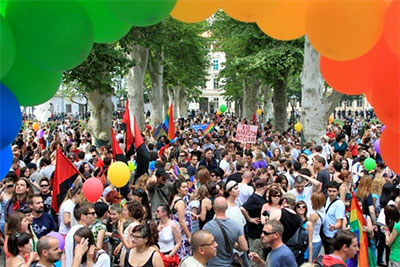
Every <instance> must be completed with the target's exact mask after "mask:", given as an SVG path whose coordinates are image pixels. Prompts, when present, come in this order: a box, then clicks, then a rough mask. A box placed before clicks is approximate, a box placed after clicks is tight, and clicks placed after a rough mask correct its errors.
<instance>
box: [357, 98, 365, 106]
mask: <svg viewBox="0 0 400 267" xmlns="http://www.w3.org/2000/svg"><path fill="white" fill-rule="evenodd" d="M362 106H364V99H357V107H358V108H361V107H362Z"/></svg>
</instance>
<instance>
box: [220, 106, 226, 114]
mask: <svg viewBox="0 0 400 267" xmlns="http://www.w3.org/2000/svg"><path fill="white" fill-rule="evenodd" d="M219 111H221V112H222V113H224V112H225V111H226V106H225V105H224V104H222V105H221V106H219Z"/></svg>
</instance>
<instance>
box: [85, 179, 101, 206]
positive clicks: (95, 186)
mask: <svg viewBox="0 0 400 267" xmlns="http://www.w3.org/2000/svg"><path fill="white" fill-rule="evenodd" d="M82 191H83V195H84V196H85V197H86V199H87V200H88V201H90V202H96V201H97V200H99V198H100V197H101V194H103V184H102V183H101V181H100V180H99V179H97V178H89V179H87V180H86V181H85V182H84V183H83V187H82Z"/></svg>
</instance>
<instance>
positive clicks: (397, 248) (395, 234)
mask: <svg viewBox="0 0 400 267" xmlns="http://www.w3.org/2000/svg"><path fill="white" fill-rule="evenodd" d="M399 221H400V213H399V209H398V208H397V207H396V206H395V205H387V206H386V207H385V222H386V227H385V241H386V245H387V246H389V247H391V251H388V250H386V260H387V259H388V257H387V256H388V255H389V262H387V263H388V266H399V264H400V257H399V256H400V236H399V233H400V222H399Z"/></svg>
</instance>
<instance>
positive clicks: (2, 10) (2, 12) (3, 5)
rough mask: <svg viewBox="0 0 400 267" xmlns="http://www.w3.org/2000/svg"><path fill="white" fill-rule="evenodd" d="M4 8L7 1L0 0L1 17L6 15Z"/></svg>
mask: <svg viewBox="0 0 400 267" xmlns="http://www.w3.org/2000/svg"><path fill="white" fill-rule="evenodd" d="M6 6H7V1H5V0H0V14H1V15H3V16H4V15H5V14H6Z"/></svg>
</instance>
